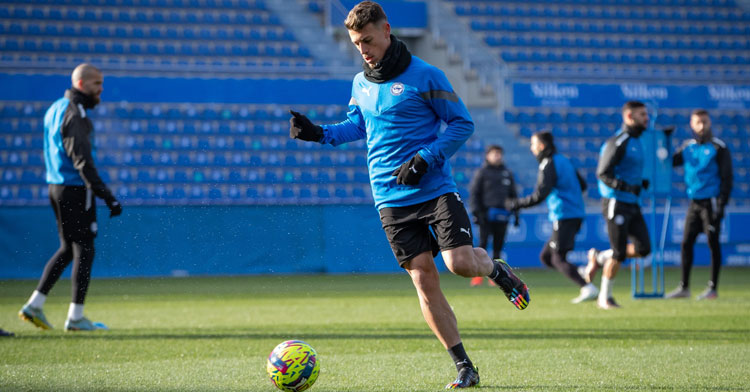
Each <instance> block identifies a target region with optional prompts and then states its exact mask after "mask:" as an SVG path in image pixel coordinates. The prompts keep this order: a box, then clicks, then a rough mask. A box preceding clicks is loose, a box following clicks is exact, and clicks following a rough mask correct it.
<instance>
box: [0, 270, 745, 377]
mask: <svg viewBox="0 0 750 392" xmlns="http://www.w3.org/2000/svg"><path fill="white" fill-rule="evenodd" d="M519 274H520V275H521V276H522V278H523V279H524V280H525V281H526V282H527V283H528V284H529V286H530V289H531V304H530V306H529V308H528V309H526V310H524V311H518V310H516V309H515V308H513V306H512V305H511V304H510V303H508V301H507V300H506V299H505V297H504V296H502V294H501V293H500V291H499V290H498V289H497V288H494V287H489V286H484V287H478V288H470V287H469V282H468V280H467V279H463V278H459V277H456V276H453V275H449V274H445V275H443V276H442V280H441V284H442V287H443V289H444V291H445V293H446V296H447V297H448V301H449V302H450V303H451V305H452V306H453V308H454V310H455V313H456V316H457V317H458V321H459V328H460V330H461V333H462V338H463V342H464V345H465V346H466V348H467V351H468V353H469V355H470V356H471V358H472V360H473V361H474V363H475V364H476V365H477V366H478V367H479V372H480V375H481V377H482V381H481V384H480V385H481V388H480V389H478V390H481V391H691V390H695V391H698V390H700V391H747V390H750V284H749V283H748V282H750V269H742V268H725V269H724V270H723V271H722V280H721V286H720V291H719V292H720V296H721V297H720V298H719V299H718V300H716V301H711V302H696V301H695V300H693V299H690V300H672V301H666V300H632V299H631V298H630V292H629V290H630V275H629V271H628V270H623V271H621V274H620V275H621V276H620V277H619V279H618V280H617V282H616V284H615V297H616V298H617V299H618V301H619V302H620V303H621V305H623V308H622V309H619V310H614V311H602V310H598V309H596V307H595V305H594V304H593V303H586V304H582V305H572V304H570V303H569V301H570V299H571V298H573V297H574V296H575V295H576V294H577V290H576V289H575V288H574V287H573V285H572V284H571V283H569V282H568V281H566V280H565V279H564V278H563V277H562V276H561V275H560V274H558V273H556V272H554V271H550V270H536V269H526V270H520V271H519ZM707 275H708V271H707V269H705V268H698V269H696V270H695V271H694V272H693V286H694V287H693V291H694V292H693V294H694V295H695V294H697V293H698V292H700V290H702V289H703V284H704V282H705V281H706V280H707ZM677 277H678V271H677V270H676V269H668V271H667V288H668V289H671V288H672V287H673V286H674V284H675V283H676V282H677ZM35 285H36V282H35V281H0V327H2V328H4V329H6V330H11V331H14V332H16V334H17V336H16V337H15V338H2V339H0V390H1V391H4V392H7V391H175V392H176V391H274V390H275V388H274V387H273V386H272V385H271V383H270V381H268V379H267V376H266V373H265V362H266V357H267V356H268V354H269V352H270V351H271V350H272V349H273V347H274V346H276V344H278V343H279V342H281V341H283V340H288V339H301V340H305V341H306V342H308V343H310V344H311V345H312V346H313V347H315V349H316V350H317V352H318V356H319V360H320V361H321V373H320V377H319V378H318V381H317V382H316V384H315V385H314V386H313V388H312V391H314V392H323V391H436V390H441V389H443V388H444V386H445V384H447V383H448V382H449V381H451V380H452V379H453V378H454V377H455V368H454V366H453V364H452V362H451V360H450V357H449V356H448V354H447V353H446V351H445V350H444V349H443V347H442V346H441V345H440V344H439V342H438V341H437V339H436V338H435V337H434V336H433V335H432V333H431V331H430V330H429V329H428V327H427V325H426V323H425V322H424V320H423V319H422V315H421V312H420V310H419V305H418V302H417V297H416V294H415V291H414V288H413V287H412V286H411V282H410V280H409V278H408V276H406V274H397V275H374V276H326V275H319V276H283V277H281V276H279V277H277V276H263V277H206V278H173V279H111V280H110V279H94V280H93V281H92V284H91V288H90V291H89V297H88V301H87V302H88V303H87V305H86V313H87V315H88V316H90V318H91V319H92V320H94V321H102V322H105V323H106V324H108V325H109V327H110V328H111V330H110V331H97V332H94V333H65V332H63V331H62V327H63V323H64V320H65V316H66V314H67V308H68V302H69V301H70V282H69V281H67V280H66V281H61V282H60V283H59V284H58V286H57V287H55V289H54V290H53V292H52V294H51V296H50V298H49V299H48V301H47V305H46V306H45V313H46V315H47V317H48V319H49V320H50V322H51V323H52V324H53V325H54V326H55V329H54V330H52V331H41V330H37V329H35V328H34V327H33V326H31V325H30V324H28V323H24V322H22V321H20V320H19V319H18V318H17V315H16V314H17V312H18V310H19V309H20V307H21V305H22V304H23V303H24V301H25V300H26V299H27V297H28V295H29V294H30V293H31V291H32V290H33V289H34V287H35Z"/></svg>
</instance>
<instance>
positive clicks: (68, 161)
mask: <svg viewBox="0 0 750 392" xmlns="http://www.w3.org/2000/svg"><path fill="white" fill-rule="evenodd" d="M71 81H72V87H71V88H70V89H68V90H66V91H65V96H64V97H63V98H60V99H58V100H57V101H55V103H53V104H52V106H50V108H49V109H48V110H47V113H46V114H45V115H44V162H45V165H46V168H47V176H46V178H47V183H48V184H49V199H50V203H51V204H52V209H53V210H54V211H55V218H56V219H57V231H58V234H59V236H60V248H59V249H58V250H57V252H55V254H54V255H53V256H52V258H51V259H50V260H49V261H48V262H47V265H46V266H45V267H44V272H43V274H42V277H41V279H40V280H39V284H38V285H37V288H36V290H35V291H34V292H33V293H32V294H31V297H30V298H29V300H28V302H27V303H26V304H25V305H24V306H23V308H21V311H20V312H19V313H18V316H19V317H20V318H21V319H23V320H26V321H29V322H31V323H32V324H34V325H35V326H37V327H39V328H42V329H51V328H52V324H50V323H49V322H48V321H47V318H46V317H45V316H44V312H43V311H42V307H43V306H44V302H45V301H46V299H47V295H48V294H49V292H50V290H52V287H53V286H54V285H55V283H57V281H58V279H60V276H61V275H62V273H63V270H65V268H66V267H67V266H68V264H70V262H71V260H72V261H73V273H72V284H73V295H72V296H73V300H72V302H71V303H70V307H69V309H68V317H67V320H66V321H65V330H66V331H91V330H95V329H97V328H98V327H97V325H96V324H95V323H92V322H91V321H90V320H89V319H88V318H86V317H85V316H84V315H83V304H84V300H85V298H86V293H87V291H88V287H89V281H90V279H91V266H92V263H93V261H94V237H96V233H97V225H96V202H95V199H94V196H96V197H99V198H101V199H103V200H104V201H105V202H106V203H107V207H109V210H110V217H114V216H117V215H120V213H122V206H121V205H120V203H119V202H118V201H117V199H115V197H114V196H113V195H112V192H111V191H110V190H109V188H107V186H106V185H105V184H104V182H103V181H102V179H101V177H99V173H98V171H97V169H96V166H95V165H94V156H95V148H94V127H93V124H92V123H91V120H90V119H89V118H88V116H87V114H86V110H88V109H93V108H94V107H95V106H96V105H97V104H98V103H99V102H100V95H101V93H102V89H103V88H102V86H103V82H104V79H103V76H102V72H101V71H100V70H99V69H98V68H96V67H94V66H93V65H90V64H81V65H79V66H77V67H76V68H75V70H73V74H72V75H71Z"/></svg>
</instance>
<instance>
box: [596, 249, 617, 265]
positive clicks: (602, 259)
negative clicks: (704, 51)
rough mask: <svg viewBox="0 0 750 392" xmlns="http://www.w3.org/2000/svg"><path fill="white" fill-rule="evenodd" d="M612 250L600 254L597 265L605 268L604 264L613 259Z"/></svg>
mask: <svg viewBox="0 0 750 392" xmlns="http://www.w3.org/2000/svg"><path fill="white" fill-rule="evenodd" d="M612 253H614V252H612V249H607V250H603V251H601V252H599V254H597V255H596V263H597V264H599V266H600V267H601V266H603V265H604V263H606V262H607V260H609V259H611V258H612Z"/></svg>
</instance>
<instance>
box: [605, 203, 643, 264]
mask: <svg viewBox="0 0 750 392" xmlns="http://www.w3.org/2000/svg"><path fill="white" fill-rule="evenodd" d="M602 214H603V215H604V219H605V220H606V221H607V234H608V235H609V245H610V246H611V247H612V258H613V259H615V260H617V261H620V262H623V261H625V259H626V256H625V255H626V253H627V252H626V251H627V246H628V239H630V241H631V242H633V245H634V246H635V252H636V253H637V254H639V255H640V256H643V257H645V256H646V255H648V254H649V253H651V238H650V237H649V234H648V226H646V221H645V220H644V219H643V215H642V214H641V207H640V206H639V205H638V204H631V203H623V202H621V201H617V200H615V199H607V198H605V199H602Z"/></svg>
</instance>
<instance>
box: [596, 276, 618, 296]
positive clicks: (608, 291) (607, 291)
mask: <svg viewBox="0 0 750 392" xmlns="http://www.w3.org/2000/svg"><path fill="white" fill-rule="evenodd" d="M614 283H615V280H614V279H612V280H610V279H609V278H607V277H605V276H602V288H601V290H599V302H607V299H609V297H611V296H612V286H613V285H614Z"/></svg>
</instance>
